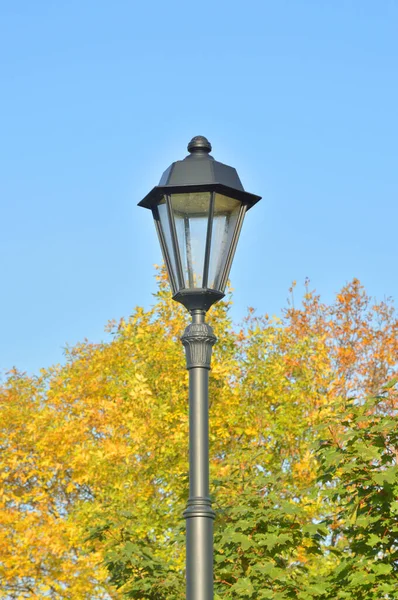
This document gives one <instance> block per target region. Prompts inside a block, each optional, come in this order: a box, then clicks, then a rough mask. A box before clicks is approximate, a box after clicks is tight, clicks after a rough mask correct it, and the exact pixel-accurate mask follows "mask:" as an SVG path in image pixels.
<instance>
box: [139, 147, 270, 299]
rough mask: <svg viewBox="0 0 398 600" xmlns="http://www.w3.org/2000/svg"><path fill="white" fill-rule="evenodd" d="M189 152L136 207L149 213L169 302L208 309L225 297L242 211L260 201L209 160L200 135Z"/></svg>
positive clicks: (232, 173) (230, 170)
mask: <svg viewBox="0 0 398 600" xmlns="http://www.w3.org/2000/svg"><path fill="white" fill-rule="evenodd" d="M188 151H189V152H190V154H189V156H187V157H186V158H185V159H184V160H179V161H177V162H174V163H173V164H172V165H171V166H170V167H169V168H168V169H167V170H166V171H165V172H164V173H163V175H162V178H161V180H160V183H159V185H158V186H156V187H154V188H153V190H152V191H151V192H149V194H148V195H147V196H145V198H144V199H143V200H141V202H140V203H139V206H143V207H144V208H150V209H151V210H152V214H153V217H154V220H155V225H156V229H157V232H158V236H159V240H160V245H161V247H162V253H163V258H164V261H165V264H166V268H167V271H168V275H169V280H170V285H171V289H172V293H173V299H174V300H176V301H177V302H181V304H183V305H184V306H185V307H186V308H187V309H188V310H190V311H192V310H195V309H200V310H208V308H210V306H211V305H212V304H214V303H215V302H217V301H218V300H220V299H221V298H223V296H224V291H225V287H226V285H227V281H228V276H229V272H230V269H231V265H232V260H233V257H234V253H235V249H236V245H237V243H238V238H239V234H240V230H241V227H242V223H243V219H244V216H245V213H246V211H247V210H249V208H251V207H252V206H253V205H254V204H255V203H256V202H258V201H259V200H260V199H261V197H260V196H255V195H254V194H249V193H248V192H245V190H244V189H243V186H242V184H241V181H240V179H239V177H238V173H237V172H236V170H235V169H234V168H233V167H229V166H227V165H224V164H223V163H220V162H218V161H216V160H214V158H213V157H212V156H210V154H209V153H210V152H211V144H210V142H209V141H208V140H207V139H206V138H205V137H203V136H196V137H194V138H193V139H192V140H191V141H190V142H189V144H188Z"/></svg>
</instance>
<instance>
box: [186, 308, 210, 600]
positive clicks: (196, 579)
mask: <svg viewBox="0 0 398 600" xmlns="http://www.w3.org/2000/svg"><path fill="white" fill-rule="evenodd" d="M191 314H192V323H191V324H190V325H188V327H187V328H186V330H185V332H184V335H183V336H182V338H181V341H182V343H183V344H184V347H185V353H186V358H187V369H188V370H189V499H188V504H187V508H186V510H185V511H184V517H185V519H186V531H187V540H186V544H187V558H186V583H187V595H186V598H187V600H213V520H214V517H215V513H214V511H213V510H212V508H211V500H210V497H209V370H210V360H211V351H212V346H213V345H214V343H215V342H216V337H215V335H214V333H213V330H212V328H211V327H210V325H208V324H207V323H205V316H206V313H205V311H203V310H193V311H191Z"/></svg>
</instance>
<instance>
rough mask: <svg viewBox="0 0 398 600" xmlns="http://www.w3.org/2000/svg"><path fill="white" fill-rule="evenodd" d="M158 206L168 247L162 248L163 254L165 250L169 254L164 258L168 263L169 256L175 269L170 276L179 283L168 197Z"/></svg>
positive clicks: (170, 262)
mask: <svg viewBox="0 0 398 600" xmlns="http://www.w3.org/2000/svg"><path fill="white" fill-rule="evenodd" d="M157 208H158V212H159V218H160V226H161V228H162V233H163V238H164V242H165V245H166V248H165V249H163V248H162V251H163V254H165V252H167V256H163V258H164V261H165V263H166V265H167V258H168V261H169V264H170V266H171V269H172V271H173V272H172V273H169V278H170V279H171V280H174V281H175V282H176V285H178V278H177V261H176V258H175V254H174V248H173V241H172V237H171V232H170V223H169V217H168V214H167V204H166V198H162V200H161V201H160V202H159V204H158V207H157ZM172 287H173V285H172Z"/></svg>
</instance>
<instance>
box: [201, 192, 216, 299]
mask: <svg viewBox="0 0 398 600" xmlns="http://www.w3.org/2000/svg"><path fill="white" fill-rule="evenodd" d="M214 196H215V194H214V192H211V196H210V206H209V220H208V223H207V233H206V248H205V262H204V266H203V282H202V287H203V288H207V284H208V279H209V264H210V251H211V232H212V229H213V216H214Z"/></svg>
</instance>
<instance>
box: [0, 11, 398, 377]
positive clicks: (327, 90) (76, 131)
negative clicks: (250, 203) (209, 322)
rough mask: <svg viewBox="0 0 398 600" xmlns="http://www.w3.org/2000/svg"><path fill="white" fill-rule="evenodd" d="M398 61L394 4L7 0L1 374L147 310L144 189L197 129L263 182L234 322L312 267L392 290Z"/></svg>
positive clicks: (155, 254)
mask: <svg viewBox="0 0 398 600" xmlns="http://www.w3.org/2000/svg"><path fill="white" fill-rule="evenodd" d="M397 65H398V2H396V1H393V0H381V1H380V0H377V1H376V0H375V1H373V2H371V1H366V0H365V1H363V0H361V1H359V0H357V1H354V0H351V1H348V0H347V1H344V0H339V1H338V2H336V1H332V0H329V1H327V0H325V1H324V2H319V0H317V1H315V0H314V1H310V0H300V1H293V0H290V1H288V0H278V1H276V0H274V1H272V2H271V1H267V0H248V1H247V2H234V1H231V0H229V1H228V2H227V1H224V0H212V1H209V0H202V1H201V2H182V1H181V2H180V1H176V0H169V1H168V2H160V1H156V2H153V1H150V0H148V1H147V2H145V3H144V2H134V1H133V0H130V1H127V0H114V1H112V2H109V1H108V2H104V1H101V0H96V1H95V2H94V0H84V1H83V2H82V1H81V0H79V1H76V0H71V1H69V2H64V3H61V2H58V3H57V2H51V1H50V0H48V1H40V0H35V2H30V1H29V2H28V1H27V0H19V1H16V2H3V3H1V6H0V73H1V78H0V86H1V89H0V92H1V93H0V206H1V218H0V257H1V281H2V290H1V296H0V340H1V344H0V367H1V369H3V370H5V369H9V368H11V367H12V366H14V365H15V366H17V367H19V368H20V369H22V370H27V371H28V372H35V371H37V370H38V369H39V368H40V367H46V366H49V365H51V364H53V363H57V362H62V360H63V347H64V346H65V345H66V343H69V344H74V343H76V342H77V341H81V340H83V339H84V338H88V339H89V340H91V341H94V342H95V341H99V340H101V339H105V338H106V336H105V334H104V332H103V329H104V325H105V324H106V322H107V321H108V319H113V318H116V319H118V318H119V317H121V316H128V315H129V314H131V312H132V310H133V309H134V307H135V306H136V305H142V306H145V307H149V306H150V305H151V303H152V302H153V297H152V293H153V292H154V291H155V289H156V286H155V281H154V277H153V276H154V269H153V265H154V264H155V263H159V262H160V260H161V259H160V250H159V247H158V242H157V239H156V234H155V231H154V228H153V224H152V219H151V215H150V213H149V212H148V211H146V210H143V209H139V208H136V203H137V202H138V201H139V200H140V199H141V198H142V197H143V196H144V195H145V194H146V193H147V192H148V191H149V190H150V189H151V188H152V187H153V186H154V185H156V184H157V183H158V181H159V178H160V176H161V174H162V172H163V171H164V169H166V167H168V165H169V164H170V163H171V162H173V161H174V160H178V159H181V158H183V157H184V156H185V155H186V145H187V143H188V141H189V140H190V139H191V137H192V136H194V135H205V136H207V137H208V138H209V139H210V141H211V143H212V145H213V156H214V157H215V158H216V159H217V160H220V161H221V162H225V163H227V164H230V165H233V166H234V167H236V168H237V170H238V173H239V175H240V177H241V180H242V182H243V185H244V186H245V188H246V189H247V190H248V191H250V192H253V193H257V194H260V195H262V196H263V200H262V201H261V203H260V204H258V205H257V206H256V207H255V208H254V209H253V210H252V211H250V212H249V214H248V216H247V220H246V222H245V226H244V229H243V232H242V236H241V240H240V244H239V247H238V251H237V254H236V257H235V262H234V265H233V269H232V273H231V279H232V285H233V287H234V289H235V292H234V298H235V305H234V308H233V317H234V319H235V320H236V321H237V320H239V318H240V317H242V316H243V315H244V314H245V311H246V308H247V306H254V307H256V308H257V310H258V311H259V312H268V313H271V314H272V313H273V314H278V313H280V310H281V308H282V307H283V306H285V304H286V298H287V296H288V288H289V286H290V284H291V281H292V280H297V282H298V293H300V292H301V291H302V289H303V288H302V285H303V282H304V279H305V277H309V278H310V280H311V285H312V286H313V287H315V288H316V289H317V290H318V291H319V292H320V293H321V295H322V297H323V298H324V299H325V301H331V300H332V299H333V296H334V294H335V293H336V292H338V290H339V289H340V288H341V287H342V286H343V285H344V284H345V283H346V282H347V281H349V280H351V279H352V278H353V277H358V278H359V279H360V280H361V281H362V282H363V284H364V285H365V287H366V289H367V291H368V292H369V294H371V295H372V296H375V297H377V298H378V299H383V298H384V297H385V296H393V297H395V298H397V296H398V277H397V270H398V269H397V264H398V251H397V233H396V231H397V222H398V219H397V217H398V209H397V196H398V175H397V158H398V142H397V140H398V116H397V106H398V67H397ZM3 372H4V371H3Z"/></svg>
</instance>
